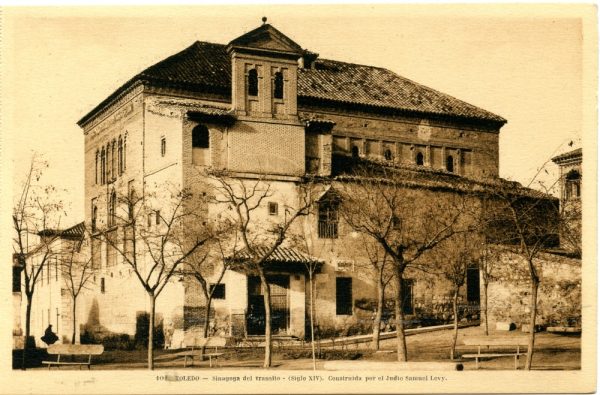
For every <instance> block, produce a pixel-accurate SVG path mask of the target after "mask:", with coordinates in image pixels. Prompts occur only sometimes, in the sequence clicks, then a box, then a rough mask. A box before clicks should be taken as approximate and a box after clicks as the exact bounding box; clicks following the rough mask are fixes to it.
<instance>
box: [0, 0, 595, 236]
mask: <svg viewBox="0 0 600 395" xmlns="http://www.w3.org/2000/svg"><path fill="white" fill-rule="evenodd" d="M565 7H569V6H564V7H562V8H561V7H558V8H552V7H548V6H543V5H540V6H531V7H529V8H525V7H521V8H519V7H514V6H511V7H509V6H499V7H493V6H483V7H482V6H476V5H471V6H467V7H466V8H465V7H464V6H463V7H457V6H448V5H447V6H441V5H434V6H424V5H419V6H406V5H395V6H386V5H370V6H358V5H344V6H342V5H339V4H338V5H333V6H319V5H313V6H290V5H278V6H228V7H214V6H213V7H206V6H203V7H200V6H198V7H162V8H156V7H154V8H130V7H121V8H114V7H113V8H91V7H88V8H59V7H55V8H12V9H5V10H4V11H3V26H2V51H3V52H2V59H3V60H2V62H3V63H2V68H3V71H4V72H3V73H2V76H3V78H2V89H1V90H2V106H1V110H2V124H1V130H2V135H1V140H0V155H1V160H2V162H3V163H9V164H10V165H9V166H6V167H5V168H4V169H3V171H4V173H3V177H4V178H5V179H6V181H8V182H2V184H3V185H4V191H5V192H3V193H6V191H7V190H10V186H11V185H12V186H13V187H14V189H13V191H11V192H10V194H13V193H14V192H16V191H17V190H18V189H19V188H18V186H19V183H20V182H21V180H22V178H23V174H24V173H25V171H26V168H27V166H28V165H29V161H30V159H29V158H30V157H31V156H32V154H33V153H34V152H35V153H36V154H37V155H41V156H42V157H43V158H44V159H45V160H47V161H48V163H49V165H50V167H49V169H48V170H47V171H46V173H45V175H44V179H45V181H46V182H49V183H52V184H54V185H55V186H56V187H58V188H59V189H61V190H67V191H68V193H67V194H66V197H67V200H69V201H70V207H69V211H70V213H69V216H70V219H69V220H67V221H66V222H67V223H71V224H74V223H77V222H79V221H81V220H82V219H83V207H84V201H83V133H82V131H81V129H80V128H79V127H78V126H77V124H76V122H77V121H78V120H79V119H80V118H81V117H82V116H84V115H85V114H86V113H87V112H88V111H89V110H91V109H92V108H93V107H94V106H95V105H96V104H98V103H99V102H100V101H101V100H103V99H104V98H106V97H107V96H108V95H110V94H111V93H112V92H113V91H114V90H115V89H117V88H118V87H119V86H120V85H122V84H123V83H125V82H126V81H127V80H128V79H129V78H131V77H133V76H134V75H135V74H136V73H138V72H140V71H142V70H143V69H145V68H146V67H148V66H150V65H152V64H154V63H156V62H158V61H160V60H162V59H164V58H165V57H167V56H169V55H172V54H174V53H176V52H178V51H180V50H182V49H184V48H186V47H188V46H189V45H191V44H192V43H193V42H194V41H195V40H201V41H210V42H216V43H224V44H225V43H228V42H229V41H231V40H232V39H234V38H236V37H238V36H240V35H242V34H243V33H245V32H247V31H250V30H252V29H254V28H256V27H257V26H259V25H260V24H261V17H263V16H266V17H267V18H268V22H269V23H271V24H272V25H273V26H275V27H276V28H277V29H279V30H280V31H282V32H283V33H284V34H286V35H287V36H288V37H290V38H291V39H293V40H294V41H296V42H297V43H298V44H300V45H301V46H302V47H303V48H306V49H309V50H311V51H313V52H317V53H319V54H320V56H321V57H322V58H328V59H335V60H341V61H346V62H353V63H359V64H368V65H373V66H379V67H385V68H387V69H389V70H392V71H394V72H396V73H397V74H400V75H402V76H404V77H407V78H409V79H412V80H414V81H417V82H419V83H422V84H424V85H427V86H429V87H432V88H434V89H437V90H439V91H442V92H444V93H447V94H450V95H452V96H454V97H457V98H459V99H461V100H464V101H466V102H468V103H471V104H474V105H476V106H479V107H482V108H484V109H486V110H489V111H491V112H494V113H496V114H498V115H501V116H503V117H504V118H506V119H507V120H508V123H507V124H506V125H505V126H504V127H503V128H502V129H501V132H500V175H501V176H502V177H504V178H508V179H511V180H516V181H519V182H521V183H523V184H525V185H528V184H529V183H530V181H531V179H532V178H533V177H534V176H535V175H536V173H537V172H538V169H539V168H540V167H541V166H542V165H544V164H545V163H547V162H548V160H549V159H550V158H551V157H552V156H554V155H556V154H558V153H561V152H565V151H568V150H569V149H572V148H576V147H580V146H581V144H582V140H581V138H582V133H584V132H585V130H584V126H585V122H584V120H585V119H586V117H588V116H589V114H587V113H586V111H588V108H589V106H584V105H582V102H583V97H584V95H585V94H586V90H585V89H586V88H585V85H584V84H583V82H582V79H585V78H589V76H588V75H587V74H585V72H584V70H585V69H584V68H583V64H584V61H585V60H586V58H585V56H587V54H586V51H585V50H584V48H585V47H584V45H588V43H589V41H592V45H593V42H594V40H595V37H591V36H590V35H588V34H587V32H588V30H586V29H585V28H586V26H587V25H585V23H584V21H582V19H580V18H579V17H578V12H575V11H576V10H577V8H576V7H574V6H570V7H571V8H570V9H569V10H570V11H569V12H567V11H568V10H567V8H565ZM592 140H593V141H595V137H594V138H593V139H592ZM571 141H573V146H572V147H571V146H569V143H570V142H571ZM594 152H595V147H594ZM546 170H548V173H547V174H546V172H545V171H542V173H541V176H542V179H543V181H544V182H545V183H546V185H549V184H552V183H553V181H554V180H555V179H556V178H557V174H558V173H557V168H556V166H555V165H554V164H552V163H551V162H550V163H549V164H547V166H546ZM11 181H12V182H11ZM533 186H534V187H537V186H536V185H533ZM5 196H6V195H5Z"/></svg>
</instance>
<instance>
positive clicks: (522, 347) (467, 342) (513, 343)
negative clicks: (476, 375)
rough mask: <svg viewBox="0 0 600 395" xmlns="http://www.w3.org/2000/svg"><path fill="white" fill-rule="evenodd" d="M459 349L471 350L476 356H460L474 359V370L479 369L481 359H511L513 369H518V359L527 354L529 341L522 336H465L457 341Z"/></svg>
mask: <svg viewBox="0 0 600 395" xmlns="http://www.w3.org/2000/svg"><path fill="white" fill-rule="evenodd" d="M459 345H460V346H461V348H464V347H467V348H470V349H473V348H475V347H477V353H476V354H474V353H473V354H462V355H461V357H462V358H469V359H475V369H479V360H481V359H482V358H496V357H513V358H514V359H515V369H518V368H519V357H520V356H521V355H525V354H527V350H528V345H529V340H528V338H527V337H524V336H465V337H463V338H461V339H460V340H459Z"/></svg>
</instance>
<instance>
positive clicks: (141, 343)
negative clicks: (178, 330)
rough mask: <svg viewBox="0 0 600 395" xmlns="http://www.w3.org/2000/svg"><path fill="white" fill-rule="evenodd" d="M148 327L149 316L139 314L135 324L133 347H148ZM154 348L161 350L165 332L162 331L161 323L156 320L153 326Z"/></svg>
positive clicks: (142, 313)
mask: <svg viewBox="0 0 600 395" xmlns="http://www.w3.org/2000/svg"><path fill="white" fill-rule="evenodd" d="M149 327H150V314H148V313H146V312H139V313H138V314H137V317H136V323H135V338H134V339H135V346H136V347H138V348H146V347H148V329H149ZM153 344H154V347H155V348H161V347H163V346H164V344H165V332H164V330H163V321H162V320H158V319H157V322H156V323H155V325H154V341H153Z"/></svg>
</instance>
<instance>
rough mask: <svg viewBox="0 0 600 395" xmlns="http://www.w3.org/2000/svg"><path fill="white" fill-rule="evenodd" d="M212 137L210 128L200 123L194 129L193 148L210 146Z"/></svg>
mask: <svg viewBox="0 0 600 395" xmlns="http://www.w3.org/2000/svg"><path fill="white" fill-rule="evenodd" d="M209 146H210V139H209V132H208V128H207V127H206V126H205V125H198V126H196V127H195V128H194V129H193V130H192V148H209Z"/></svg>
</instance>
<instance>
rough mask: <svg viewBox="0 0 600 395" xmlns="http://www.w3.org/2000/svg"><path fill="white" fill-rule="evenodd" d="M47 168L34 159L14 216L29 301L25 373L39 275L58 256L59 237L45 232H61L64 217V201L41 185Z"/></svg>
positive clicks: (17, 252)
mask: <svg viewBox="0 0 600 395" xmlns="http://www.w3.org/2000/svg"><path fill="white" fill-rule="evenodd" d="M47 167H48V165H47V164H46V163H44V162H42V161H40V160H38V158H36V157H33V159H32V160H31V164H30V166H29V169H28V172H27V174H26V175H25V180H24V182H23V186H22V188H21V191H20V194H19V196H18V197H17V199H16V202H15V204H14V206H13V212H12V219H13V230H14V236H13V257H14V259H16V260H17V262H18V264H19V266H20V267H21V273H22V276H21V277H22V289H23V290H24V293H25V297H26V298H27V307H26V310H25V340H24V344H23V358H22V366H21V368H22V369H23V370H24V369H26V363H27V359H28V349H29V337H30V335H31V310H32V306H33V295H34V293H35V290H36V285H37V283H38V281H39V278H40V274H41V273H42V272H43V270H45V268H46V266H48V264H49V262H50V259H51V258H52V257H53V256H54V254H55V252H54V251H53V248H52V247H53V246H52V244H53V242H54V241H55V240H56V239H57V237H58V236H57V233H56V232H45V231H47V230H49V229H58V228H59V226H60V219H61V217H62V214H63V203H62V201H60V200H55V198H56V193H57V191H56V189H55V188H54V187H53V186H50V185H42V184H41V183H40V179H41V177H42V172H43V169H45V168H47Z"/></svg>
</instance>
